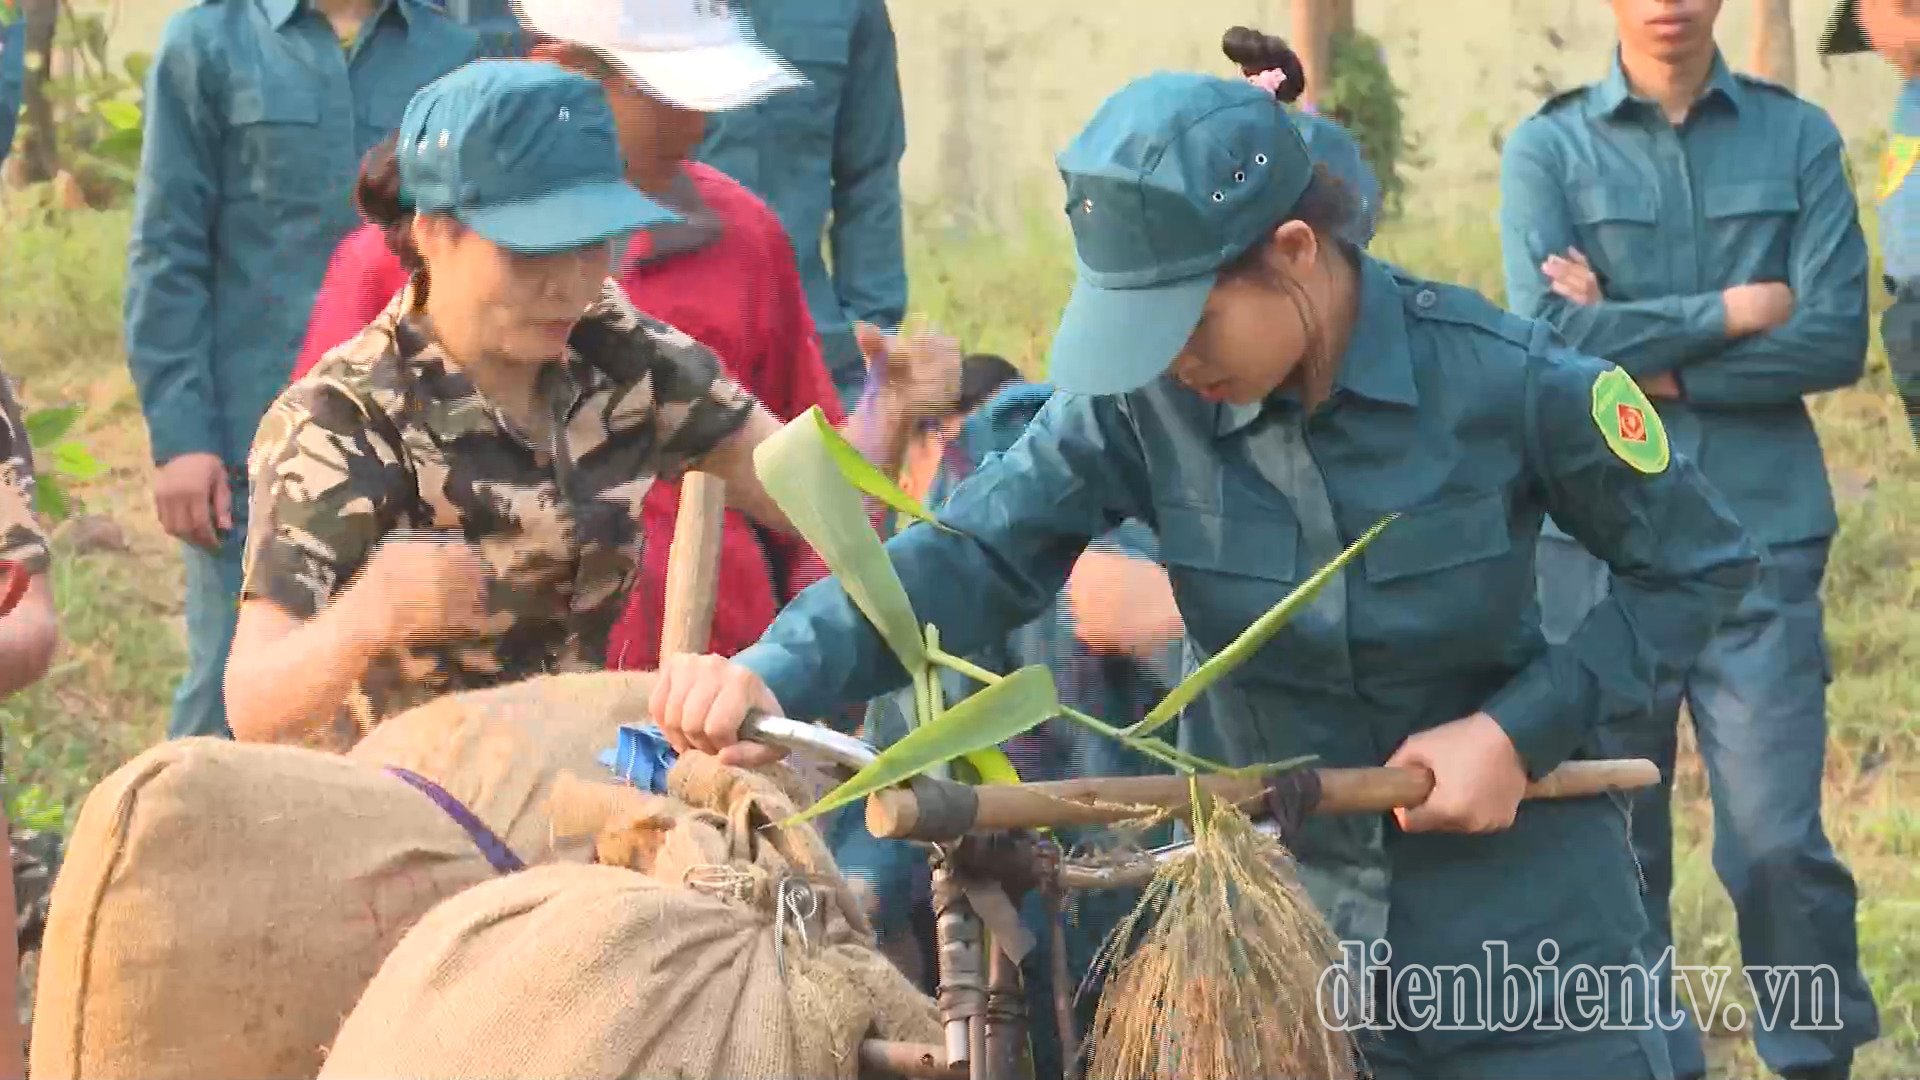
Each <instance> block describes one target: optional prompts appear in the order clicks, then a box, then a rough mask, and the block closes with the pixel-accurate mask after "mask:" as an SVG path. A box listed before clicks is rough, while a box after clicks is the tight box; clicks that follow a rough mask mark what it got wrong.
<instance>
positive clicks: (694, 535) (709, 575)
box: [660, 472, 727, 660]
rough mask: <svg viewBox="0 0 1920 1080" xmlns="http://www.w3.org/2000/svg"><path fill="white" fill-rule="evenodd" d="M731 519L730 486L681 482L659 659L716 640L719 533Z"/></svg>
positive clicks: (698, 476)
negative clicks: (728, 494) (728, 489)
mask: <svg viewBox="0 0 1920 1080" xmlns="http://www.w3.org/2000/svg"><path fill="white" fill-rule="evenodd" d="M726 514H727V484H726V481H724V480H722V479H720V478H719V477H717V476H714V475H713V474H712V473H704V472H688V473H687V474H686V476H685V477H683V478H682V479H681V481H680V512H679V515H678V516H677V517H675V518H674V521H673V544H672V545H671V546H670V547H668V549H667V584H666V596H665V598H664V600H663V611H662V612H661V616H660V658H661V659H662V660H664V659H666V658H667V657H669V656H672V655H674V654H675V653H700V652H706V651H707V648H708V646H709V645H710V644H711V643H712V640H713V608H714V604H715V602H716V599H717V598H718V595H719V591H720V534H721V527H722V525H723V524H724V522H725V520H726Z"/></svg>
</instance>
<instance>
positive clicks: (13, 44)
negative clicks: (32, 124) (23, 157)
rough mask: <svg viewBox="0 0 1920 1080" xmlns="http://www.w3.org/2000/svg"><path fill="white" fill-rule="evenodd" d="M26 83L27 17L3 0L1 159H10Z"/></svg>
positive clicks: (0, 34) (0, 20)
mask: <svg viewBox="0 0 1920 1080" xmlns="http://www.w3.org/2000/svg"><path fill="white" fill-rule="evenodd" d="M26 83H27V20H26V17H25V16H24V15H22V14H21V13H20V11H19V10H18V9H17V8H15V7H12V6H11V5H9V4H8V3H7V2H6V0H0V162H5V161H6V160H7V152H8V151H9V150H11V149H12V148H13V133H14V130H15V127H16V126H17V124H18V122H19V119H20V95H21V94H22V93H23V92H24V91H25V89H26Z"/></svg>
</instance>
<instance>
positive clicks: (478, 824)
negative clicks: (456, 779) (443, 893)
mask: <svg viewBox="0 0 1920 1080" xmlns="http://www.w3.org/2000/svg"><path fill="white" fill-rule="evenodd" d="M387 771H388V772H390V773H392V774H393V775H395V776H397V777H399V778H400V779H402V780H405V781H406V782H407V783H409V784H411V785H413V787H415V788H416V789H418V790H419V791H420V793H421V794H423V795H425V796H426V797H427V798H429V799H432V800H433V803H434V805H435V806H438V807H439V808H440V809H442V810H444V811H446V814H447V816H448V817H450V818H452V819H453V823H454V824H455V825H458V826H460V828H462V829H464V830H466V834H467V836H468V837H470V838H471V839H472V840H473V846H474V847H477V848H479V849H480V854H481V855H484V856H486V860H487V862H488V863H489V864H491V865H492V866H493V868H494V870H496V871H498V872H499V873H502V874H511V873H513V872H515V871H517V870H525V869H526V868H527V864H526V863H523V862H521V861H520V856H518V855H515V854H514V853H513V849H512V848H510V847H508V846H507V845H506V841H504V840H501V839H500V837H498V836H496V835H495V834H494V831H493V830H492V829H489V828H487V823H486V822H484V821H481V820H480V819H479V818H477V817H475V816H474V814H473V811H471V810H469V809H467V808H466V806H464V805H463V804H462V803H461V802H460V800H459V799H456V798H454V797H453V796H452V795H449V794H447V790H446V789H445V788H443V787H441V786H440V785H439V784H436V783H434V782H433V781H431V780H429V779H427V778H426V777H424V776H421V775H420V774H419V773H416V772H409V771H408V770H406V769H402V768H398V767H389V768H388V769H387Z"/></svg>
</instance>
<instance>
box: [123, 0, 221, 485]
mask: <svg viewBox="0 0 1920 1080" xmlns="http://www.w3.org/2000/svg"><path fill="white" fill-rule="evenodd" d="M196 10H197V9H193V8H189V9H188V10H186V11H183V12H181V13H180V14H178V15H175V16H174V17H173V18H172V19H171V20H169V21H168V23H167V27H166V30H165V31H164V32H163V33H162V35H161V38H160V47H159V49H158V50H157V51H156V52H155V53H154V57H153V67H152V68H151V69H150V70H149V71H148V73H147V86H146V131H145V133H144V135H145V143H144V146H143V148H142V152H141V155H140V174H139V178H138V181H137V183H136V185H135V191H134V204H133V235H132V238H131V240H130V242H129V244H128V253H127V286H126V339H127V363H128V366H129V367H130V368H131V369H132V374H133V384H134V388H135V389H136V390H137V391H139V394H140V407H141V409H142V410H144V411H145V413H146V417H147V431H148V434H149V437H150V439H151V440H152V444H153V460H154V461H155V462H156V463H159V464H165V463H166V462H167V461H169V460H171V459H173V458H176V457H179V456H180V455H182V454H191V453H206V454H217V453H219V452H220V444H219V436H218V434H217V433H218V430H219V424H218V416H217V414H216V405H215V397H214V387H213V319H214V312H213V280H214V257H215V256H214V248H213V234H214V218H215V214H216V212H217V209H218V200H219V187H218V181H217V179H216V178H217V176H218V172H217V170H218V168H219V149H220V138H221V136H220V132H219V129H218V127H217V125H216V122H215V114H214V113H213V111H212V105H213V102H214V101H215V100H216V98H215V97H214V88H213V87H212V86H210V85H209V83H210V82H211V81H213V79H214V73H213V72H212V71H211V70H210V69H211V67H212V65H213V64H214V63H215V60H214V52H213V50H212V49H210V48H208V47H206V45H205V44H204V43H203V42H200V41H198V40H196V35H195V34H194V33H193V29H192V24H191V23H190V22H189V19H190V17H191V16H193V15H194V14H195V13H196Z"/></svg>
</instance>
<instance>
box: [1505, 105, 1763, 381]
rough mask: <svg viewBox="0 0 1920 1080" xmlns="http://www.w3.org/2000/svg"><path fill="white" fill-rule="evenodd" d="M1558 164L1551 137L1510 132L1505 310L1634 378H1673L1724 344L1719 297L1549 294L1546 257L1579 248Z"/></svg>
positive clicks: (1535, 124) (1524, 128) (1530, 124)
mask: <svg viewBox="0 0 1920 1080" xmlns="http://www.w3.org/2000/svg"><path fill="white" fill-rule="evenodd" d="M1556 157H1557V155H1556V153H1555V148H1554V145H1553V132H1552V130H1551V129H1550V128H1549V127H1548V126H1547V125H1545V124H1544V123H1542V122H1540V121H1538V120H1537V119H1536V120H1529V121H1527V122H1525V123H1522V124H1521V125H1520V126H1519V127H1518V128H1515V129H1514V132H1513V135H1512V137H1511V138H1509V139H1508V140H1507V145H1506V147H1505V148H1504V149H1503V150H1502V151H1501V155H1500V254H1501V260H1502V265H1503V268H1504V271H1505V275H1506V284H1507V307H1508V308H1509V309H1511V310H1512V311H1513V312H1515V313H1516V314H1519V315H1524V316H1526V317H1527V318H1530V319H1543V320H1545V321H1546V322H1548V323H1551V324H1552V325H1553V327H1554V328H1555V329H1557V330H1559V331H1560V335H1561V336H1562V337H1563V338H1565V339H1566V341H1567V343H1568V344H1569V345H1572V346H1573V347H1574V348H1576V349H1578V350H1580V351H1581V352H1583V353H1587V354H1589V355H1591V356H1604V357H1606V358H1607V359H1609V360H1611V361H1613V362H1614V363H1616V364H1619V365H1620V366H1621V367H1623V368H1625V369H1626V370H1627V372H1628V373H1629V374H1631V375H1635V376H1641V375H1657V374H1659V373H1661V372H1664V371H1671V370H1672V369H1673V368H1675V367H1678V366H1679V365H1681V364H1683V363H1686V362H1687V361H1688V360H1690V359H1693V358H1695V357H1699V356H1704V355H1707V354H1709V353H1711V352H1713V351H1714V350H1715V349H1718V348H1719V347H1721V346H1722V345H1724V344H1726V342H1727V333H1726V327H1727V311H1726V303H1725V302H1724V301H1723V300H1722V299H1721V296H1720V293H1719V292H1717V291H1715V292H1710V293H1698V294H1695V295H1691V296H1663V297H1660V298H1658V299H1653V300H1632V301H1621V300H1611V299H1603V300H1601V302H1599V303H1597V304H1576V303H1574V302H1572V301H1571V300H1568V299H1566V298H1564V297H1562V296H1560V295H1559V294H1558V293H1556V292H1554V291H1553V289H1552V288H1551V287H1549V284H1548V282H1547V275H1546V274H1545V273H1544V272H1542V271H1541V269H1540V265H1541V264H1542V263H1544V262H1546V261H1547V256H1549V255H1559V256H1561V257H1562V258H1565V257H1566V255H1567V251H1568V249H1569V248H1574V247H1578V246H1579V244H1578V237H1577V236H1576V235H1575V232H1574V227H1573V215H1572V213H1571V212H1570V211H1569V210H1568V207H1567V198H1566V194H1565V191H1564V190H1563V185H1562V181H1561V179H1560V171H1559V169H1558V168H1557V167H1556V166H1555V160H1556ZM1586 254H1587V255H1589V256H1591V255H1592V252H1587V253H1586Z"/></svg>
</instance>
